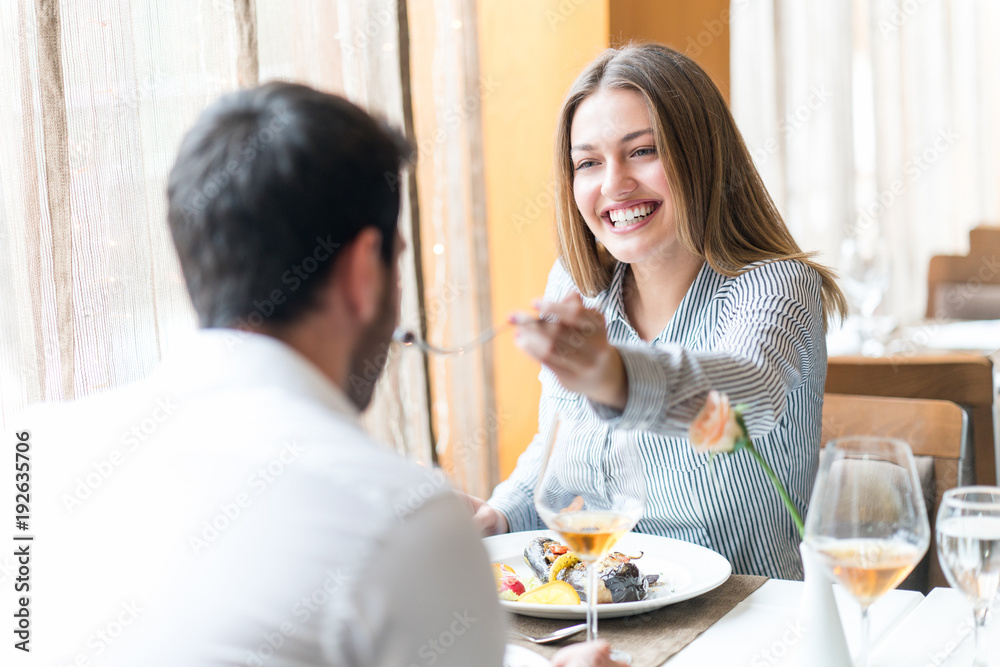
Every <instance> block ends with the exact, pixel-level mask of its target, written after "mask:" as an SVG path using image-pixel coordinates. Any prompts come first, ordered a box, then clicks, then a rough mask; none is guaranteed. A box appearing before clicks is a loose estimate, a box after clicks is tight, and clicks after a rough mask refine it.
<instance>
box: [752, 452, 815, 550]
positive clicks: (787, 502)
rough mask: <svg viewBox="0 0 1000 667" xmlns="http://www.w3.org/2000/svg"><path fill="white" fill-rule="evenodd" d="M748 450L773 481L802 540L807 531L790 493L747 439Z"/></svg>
mask: <svg viewBox="0 0 1000 667" xmlns="http://www.w3.org/2000/svg"><path fill="white" fill-rule="evenodd" d="M746 449H748V450H750V455H751V456H753V457H754V458H755V459H757V463H759V464H760V465H761V467H762V468H764V472H765V473H767V477H768V479H770V480H771V484H774V488H776V489H777V490H778V495H780V496H781V501H782V502H783V503H785V509H787V510H788V513H789V514H791V515H792V521H794V522H795V527H796V528H798V530H799V539H801V538H802V537H803V535H804V534H805V529H804V528H803V526H802V517H800V516H799V511H798V510H797V509H795V505H794V504H793V503H792V499H791V497H789V495H788V491H785V485H784V484H782V483H781V480H779V479H778V476H777V475H775V474H774V471H773V470H771V466H769V465H768V464H767V461H765V460H764V457H763V456H761V455H760V452H758V451H757V448H756V447H754V446H753V443H752V442H750V439H749V438H747V442H746Z"/></svg>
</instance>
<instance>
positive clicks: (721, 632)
mask: <svg viewBox="0 0 1000 667" xmlns="http://www.w3.org/2000/svg"><path fill="white" fill-rule="evenodd" d="M804 587H805V584H804V583H803V582H801V581H788V580H783V579H768V580H767V581H765V582H764V583H763V585H761V586H760V587H759V588H757V589H756V590H755V591H754V592H752V593H751V594H750V595H748V596H747V597H746V598H744V599H743V600H742V601H740V602H739V603H737V604H736V606H735V607H733V608H732V609H731V610H730V611H729V612H728V613H727V614H725V615H724V616H722V617H721V618H720V619H719V620H718V621H716V622H715V623H714V624H713V625H712V626H711V627H709V628H708V629H707V630H705V631H704V632H703V633H701V634H700V635H698V636H697V637H696V638H695V639H694V640H693V641H692V642H691V643H689V644H688V645H687V646H685V647H684V648H683V649H681V650H680V652H678V653H676V654H674V655H673V656H671V657H670V658H668V659H667V660H666V662H664V663H662V667H716V666H718V667H731V666H734V665H746V666H748V667H793V666H796V667H800V666H801V665H803V664H804V663H803V662H802V660H801V657H800V649H801V648H802V641H803V637H804V631H803V627H802V625H801V622H800V617H799V606H800V604H799V603H800V600H801V599H802V594H803V590H804ZM833 592H834V599H835V601H836V605H837V609H838V611H839V614H840V619H841V623H842V624H843V631H844V636H845V639H846V641H847V646H848V648H849V649H850V650H851V652H852V654H853V653H854V652H855V651H856V649H857V646H858V641H859V636H860V631H861V609H860V607H859V606H858V603H857V602H856V601H855V600H854V599H853V598H852V597H851V596H850V594H849V593H847V591H846V590H844V589H843V587H842V586H840V585H839V584H833ZM951 593H954V592H953V591H951V589H935V590H934V591H933V592H932V598H933V599H932V600H931V604H928V599H931V598H930V597H929V598H926V599H925V597H924V595H923V594H922V593H920V592H919V591H908V590H893V591H890V592H888V593H886V594H885V595H884V596H883V597H882V598H880V599H879V600H877V601H876V602H875V603H874V604H873V605H872V607H871V608H870V618H871V628H870V635H869V636H870V645H871V647H872V652H873V660H872V667H880V666H882V665H886V666H888V665H893V666H896V665H899V666H902V665H907V667H923V665H925V664H927V665H933V666H934V667H937V664H936V663H933V662H930V661H929V660H930V658H928V659H927V660H923V661H914V660H911V661H910V662H906V661H900V660H898V659H895V658H894V656H895V655H896V653H897V652H898V651H897V648H896V646H897V645H905V644H907V642H908V637H909V636H910V635H913V634H917V635H920V638H921V642H920V644H919V645H920V646H926V647H927V652H928V655H929V656H933V655H934V651H946V650H948V649H947V647H948V646H949V641H951V640H955V639H957V640H958V641H963V640H962V638H961V637H959V636H958V634H957V632H958V631H957V630H953V629H952V628H951V626H948V625H945V626H940V627H938V626H935V624H934V620H933V619H934V618H935V614H936V613H937V607H938V606H939V604H945V605H946V607H947V609H946V611H947V614H948V615H947V619H948V622H949V623H951V622H952V621H954V627H955V628H958V627H960V626H961V624H962V618H960V617H961V616H962V614H961V612H962V609H963V608H962V604H961V601H956V600H954V599H953V598H954V597H955V596H953V595H949V594H951ZM939 601H940V602H939ZM964 611H965V612H967V613H966V616H968V618H970V619H971V611H970V610H969V607H968V605H967V603H966V605H965V607H964ZM997 625H998V626H1000V623H998V624H997ZM666 631H668V632H669V629H668V630H666ZM966 632H968V631H967V630H966ZM599 636H603V638H605V639H608V640H609V641H610V642H611V643H612V645H614V643H615V638H614V636H613V634H609V633H605V634H604V635H601V634H600V633H599ZM576 640H579V637H577V638H576ZM571 641H573V640H571ZM964 641H966V643H970V645H971V641H970V640H968V639H965V640H964ZM562 645H565V644H559V645H557V646H562ZM970 650H971V649H970ZM965 652H967V651H966V650H965V648H961V647H960V650H953V653H954V655H956V656H960V655H964V654H965ZM912 654H913V653H912V651H911V653H910V654H908V655H912ZM509 664H510V667H520V665H519V664H518V663H516V662H511V663H509ZM524 664H525V665H527V664H532V665H534V664H535V663H524ZM537 664H545V663H544V662H539V663H537ZM940 664H952V663H943V662H942V663H940ZM954 664H956V665H958V664H965V665H968V664H970V662H966V663H960V662H956V663H954ZM810 667H824V666H822V665H819V666H810ZM830 667H844V666H839V665H838V666H830Z"/></svg>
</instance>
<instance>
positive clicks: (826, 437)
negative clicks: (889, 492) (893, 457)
mask: <svg viewBox="0 0 1000 667" xmlns="http://www.w3.org/2000/svg"><path fill="white" fill-rule="evenodd" d="M967 428H968V425H967V420H966V415H965V411H964V410H963V409H962V408H961V407H960V406H958V405H956V404H955V403H952V402H951V401H939V400H929V399H912V398H882V397H877V396H845V395H841V394H826V395H825V397H824V401H823V436H822V438H823V439H822V442H823V443H824V444H825V443H827V442H829V441H830V440H833V439H835V438H841V437H845V436H851V435H876V436H883V437H891V438H899V439H900V440H903V441H905V442H907V443H909V445H910V449H912V450H913V454H914V456H915V457H916V458H917V469H918V472H919V475H920V483H921V486H922V487H923V492H924V501H925V503H926V505H927V518H928V520H929V521H930V526H931V544H930V547H929V548H928V550H927V555H926V556H925V557H924V559H923V560H922V561H921V563H920V564H919V565H918V566H917V567H916V568H915V569H914V571H913V573H911V575H910V576H909V577H907V579H906V580H905V581H904V582H903V584H901V585H900V587H901V588H910V589H912V590H920V591H922V592H924V593H928V592H929V591H930V590H931V589H932V588H936V587H938V586H947V585H948V582H947V580H946V579H945V577H944V573H943V572H942V571H941V565H940V564H939V563H938V558H937V540H936V538H935V530H934V528H935V520H936V517H937V510H938V505H939V504H940V502H941V498H942V496H944V492H945V491H947V490H948V489H951V488H954V487H955V486H957V485H958V469H959V455H960V453H961V449H962V443H963V442H964V441H965V437H966V429H967Z"/></svg>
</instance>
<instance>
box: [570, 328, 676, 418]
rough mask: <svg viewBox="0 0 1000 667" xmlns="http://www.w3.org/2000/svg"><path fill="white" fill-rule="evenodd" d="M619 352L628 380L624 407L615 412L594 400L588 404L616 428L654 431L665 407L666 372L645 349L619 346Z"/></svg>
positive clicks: (656, 359)
mask: <svg viewBox="0 0 1000 667" xmlns="http://www.w3.org/2000/svg"><path fill="white" fill-rule="evenodd" d="M618 353H619V354H620V355H621V358H622V363H624V364H625V377H626V382H628V400H627V402H626V403H625V410H624V411H618V410H615V409H614V408H612V407H609V406H607V405H603V404H601V403H595V402H594V401H589V403H590V407H591V409H592V410H593V411H594V413H595V414H596V415H597V416H598V417H600V418H601V419H602V420H604V421H605V422H607V423H609V424H611V425H612V426H615V427H617V428H621V429H629V430H653V427H654V426H655V425H656V424H658V423H659V422H660V421H661V420H662V418H663V414H664V411H665V410H666V403H667V398H668V394H669V387H668V385H669V382H668V381H667V377H666V375H667V371H666V369H665V368H664V366H663V364H662V362H661V361H660V360H659V359H658V358H657V357H656V355H652V354H650V353H649V350H648V349H634V348H629V347H619V348H618Z"/></svg>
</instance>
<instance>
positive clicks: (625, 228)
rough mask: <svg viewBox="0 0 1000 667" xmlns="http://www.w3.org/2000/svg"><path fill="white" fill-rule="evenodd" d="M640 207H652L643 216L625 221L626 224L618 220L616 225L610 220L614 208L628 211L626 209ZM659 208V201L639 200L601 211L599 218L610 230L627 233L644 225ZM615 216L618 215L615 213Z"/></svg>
mask: <svg viewBox="0 0 1000 667" xmlns="http://www.w3.org/2000/svg"><path fill="white" fill-rule="evenodd" d="M641 207H652V209H651V210H650V211H649V212H648V213H646V214H645V215H644V216H642V217H640V218H636V219H634V220H629V221H627V223H626V224H621V222H620V221H619V222H618V226H616V223H615V222H614V221H612V220H611V211H612V210H614V211H628V210H634V209H637V208H641ZM659 209H660V202H656V201H648V200H647V201H639V202H636V203H634V204H630V205H628V206H620V207H619V206H616V207H615V208H614V209H610V210H608V211H606V212H605V213H603V214H602V215H601V218H602V219H603V220H604V224H606V225H607V226H608V228H609V229H610V230H611V231H612V232H614V233H616V234H625V233H628V232H633V231H635V230H637V229H639V228H641V227H643V226H645V225H646V223H648V222H649V220H650V218H652V217H653V215H655V214H656V212H657V211H658V210H659ZM615 217H618V216H617V215H616V216H615Z"/></svg>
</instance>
